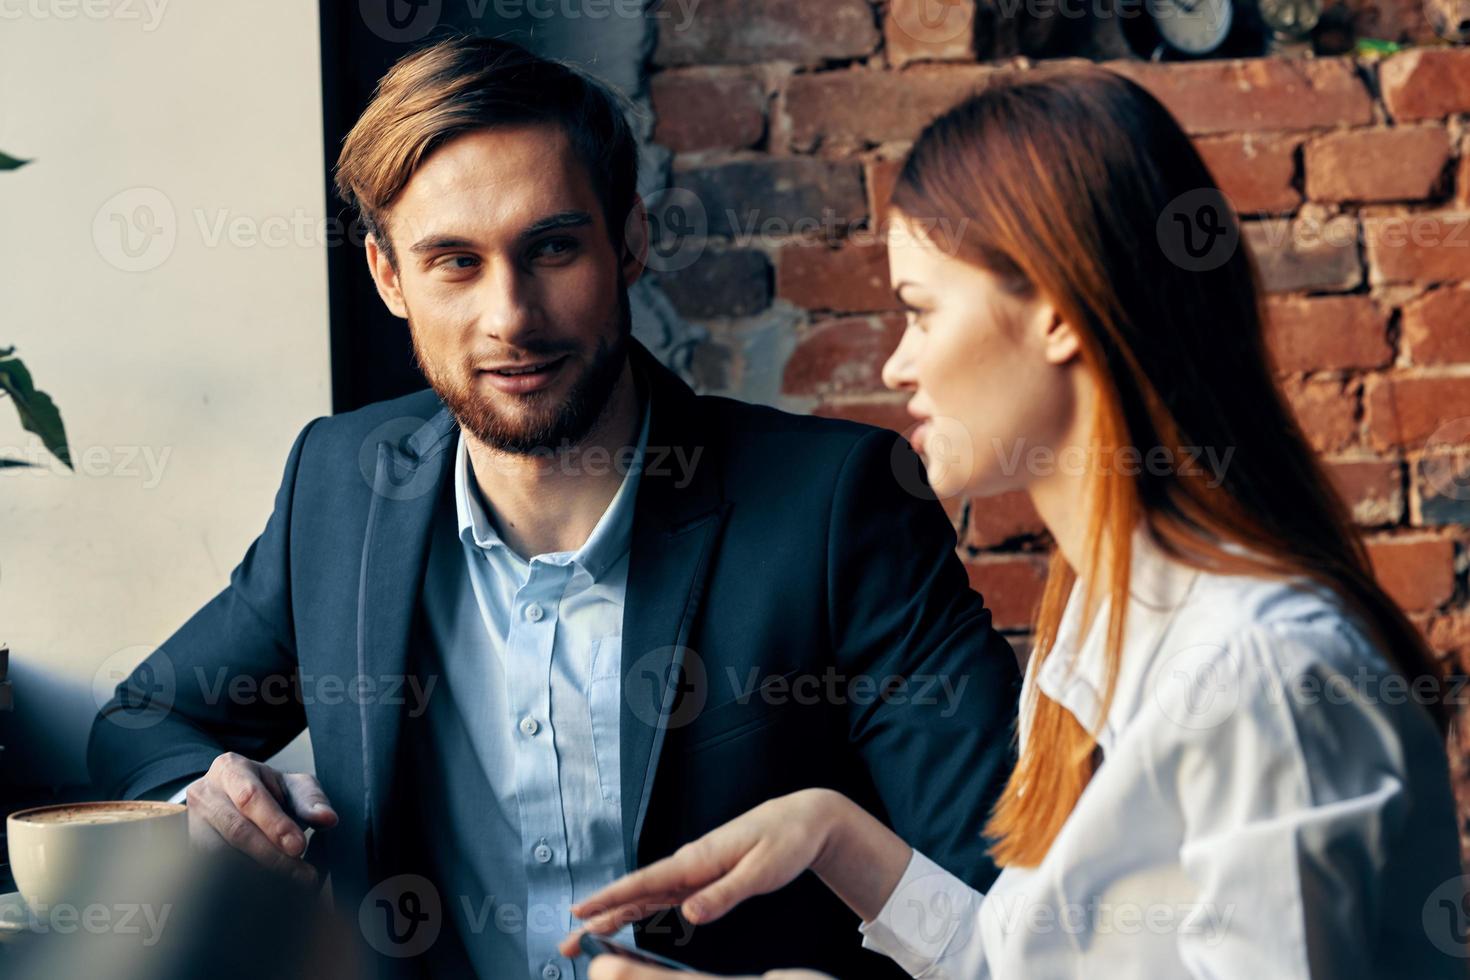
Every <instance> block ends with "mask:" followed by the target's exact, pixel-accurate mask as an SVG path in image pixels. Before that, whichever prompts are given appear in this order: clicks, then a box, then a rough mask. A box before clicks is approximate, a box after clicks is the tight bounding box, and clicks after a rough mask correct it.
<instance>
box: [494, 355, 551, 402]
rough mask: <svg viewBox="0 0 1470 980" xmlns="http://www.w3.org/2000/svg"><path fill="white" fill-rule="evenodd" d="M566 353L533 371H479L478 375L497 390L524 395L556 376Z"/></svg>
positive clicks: (549, 382) (547, 383)
mask: <svg viewBox="0 0 1470 980" xmlns="http://www.w3.org/2000/svg"><path fill="white" fill-rule="evenodd" d="M566 359H567V357H566V355H565V354H563V355H562V356H561V357H558V358H556V359H555V360H553V361H548V362H546V363H545V364H544V365H542V366H541V367H540V368H538V369H537V370H535V371H526V372H523V373H520V374H497V373H496V372H494V371H481V372H480V377H482V378H484V379H485V380H486V381H488V382H490V385H491V387H493V388H495V389H496V390H497V391H503V392H505V393H506V394H508V395H524V394H526V393H528V392H532V391H540V390H541V389H542V388H545V387H546V386H547V385H549V384H551V382H552V381H553V380H554V379H555V378H556V375H557V372H558V371H560V370H561V368H562V365H563V364H565V363H566Z"/></svg>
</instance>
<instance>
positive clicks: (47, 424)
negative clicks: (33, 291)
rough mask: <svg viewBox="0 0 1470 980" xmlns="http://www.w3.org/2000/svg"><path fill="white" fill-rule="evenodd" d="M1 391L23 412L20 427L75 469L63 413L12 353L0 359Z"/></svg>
mask: <svg viewBox="0 0 1470 980" xmlns="http://www.w3.org/2000/svg"><path fill="white" fill-rule="evenodd" d="M13 349H14V348H12V350H13ZM0 391H3V392H5V393H6V394H7V395H9V396H10V397H11V399H13V400H14V402H15V410H16V411H17V412H19V413H20V424H21V425H22V426H23V427H24V428H25V430H26V431H27V432H34V433H35V434H36V435H38V436H40V437H41V442H42V443H43V444H44V445H45V446H46V448H47V449H49V450H50V451H51V454H52V455H53V456H55V457H56V458H57V459H59V460H61V462H62V463H64V464H65V465H66V468H67V469H72V465H71V450H70V449H69V448H67V445H66V427H65V426H63V425H62V424H61V411H60V409H58V408H57V407H56V403H55V402H53V401H52V400H51V396H50V395H48V394H46V393H45V392H44V391H37V390H36V386H35V384H34V383H33V382H32V381H31V372H29V371H27V370H26V366H25V365H24V364H22V363H21V361H20V358H18V357H15V356H13V355H9V354H7V355H6V356H3V357H0Z"/></svg>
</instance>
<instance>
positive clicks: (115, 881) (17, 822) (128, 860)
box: [5, 800, 189, 915]
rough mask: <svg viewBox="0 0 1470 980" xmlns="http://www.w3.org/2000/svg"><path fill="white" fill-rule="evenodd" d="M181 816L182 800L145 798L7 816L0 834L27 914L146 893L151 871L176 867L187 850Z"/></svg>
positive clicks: (183, 811)
mask: <svg viewBox="0 0 1470 980" xmlns="http://www.w3.org/2000/svg"><path fill="white" fill-rule="evenodd" d="M188 813H189V811H188V808H187V807H185V806H184V805H183V804H182V803H164V802H157V801H152V800H116V801H105V802H100V803H64V804H56V805H53V806H41V807H34V808H32V809H29V810H20V811H18V812H16V813H12V814H11V815H10V816H9V817H8V818H7V819H6V821H5V832H6V834H7V836H8V839H9V848H10V870H11V872H12V873H13V874H14V875H15V885H16V887H17V888H18V889H19V890H20V894H21V898H23V899H24V900H25V903H26V906H27V907H28V908H29V909H30V911H31V913H32V914H33V915H36V914H40V915H44V914H46V912H47V910H49V909H55V908H57V907H67V906H69V907H72V908H75V909H82V908H84V907H85V906H87V905H89V904H94V903H104V904H110V903H119V902H136V901H140V900H143V899H145V898H147V897H148V893H149V889H150V887H151V882H150V880H149V879H150V871H151V870H157V869H159V868H165V867H173V866H176V865H177V864H178V863H179V862H180V860H182V858H183V856H184V855H186V854H187V852H188V848H189V815H188ZM135 893H136V894H135Z"/></svg>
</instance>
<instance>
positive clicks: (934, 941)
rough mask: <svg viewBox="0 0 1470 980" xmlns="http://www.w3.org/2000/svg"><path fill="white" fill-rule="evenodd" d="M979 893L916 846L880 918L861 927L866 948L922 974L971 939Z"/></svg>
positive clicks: (880, 913) (909, 971)
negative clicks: (916, 848) (920, 851)
mask: <svg viewBox="0 0 1470 980" xmlns="http://www.w3.org/2000/svg"><path fill="white" fill-rule="evenodd" d="M981 897H982V896H981V894H980V893H979V892H977V891H975V890H974V889H972V888H970V886H969V885H966V884H965V883H964V882H963V881H961V880H960V879H958V878H956V877H955V876H954V875H952V874H950V873H949V872H948V871H945V870H944V869H943V868H941V867H940V866H939V865H937V864H935V863H934V862H933V861H931V860H929V859H928V858H927V857H925V856H924V855H923V854H921V853H919V852H918V851H917V850H915V851H914V853H913V856H912V857H910V858H909V864H908V867H907V868H905V869H904V873H903V877H902V878H900V879H899V881H898V885H897V887H895V888H894V889H893V894H891V895H889V896H888V901H887V902H885V903H884V904H883V908H882V910H881V911H880V912H879V913H878V916H877V918H875V919H873V921H871V922H864V923H863V924H862V925H860V926H858V932H860V933H862V936H863V948H864V949H871V950H876V951H877V952H879V953H882V954H883V955H884V956H887V957H888V958H889V959H891V960H893V961H894V962H895V963H897V964H898V965H899V966H901V967H903V968H904V970H905V971H907V972H908V974H909V976H911V977H921V976H924V975H925V974H926V972H927V971H929V970H931V969H932V968H933V967H934V966H935V965H936V964H937V963H938V962H939V961H940V960H941V959H942V958H944V957H945V956H947V955H950V954H953V953H955V952H957V951H958V950H960V949H962V948H963V947H964V945H965V944H966V943H969V942H971V941H972V937H973V935H974V932H975V923H976V914H977V913H976V910H977V908H978V906H979V903H980V899H981Z"/></svg>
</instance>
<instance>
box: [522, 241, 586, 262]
mask: <svg viewBox="0 0 1470 980" xmlns="http://www.w3.org/2000/svg"><path fill="white" fill-rule="evenodd" d="M576 250H577V240H576V239H575V238H566V237H562V238H548V239H546V240H544V241H540V242H537V243H536V244H535V245H534V246H533V247H532V248H531V258H533V259H559V258H563V257H565V256H567V255H570V254H571V253H572V252H575V251H576Z"/></svg>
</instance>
